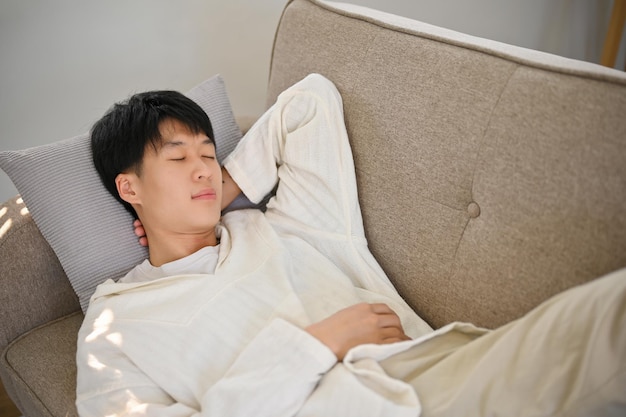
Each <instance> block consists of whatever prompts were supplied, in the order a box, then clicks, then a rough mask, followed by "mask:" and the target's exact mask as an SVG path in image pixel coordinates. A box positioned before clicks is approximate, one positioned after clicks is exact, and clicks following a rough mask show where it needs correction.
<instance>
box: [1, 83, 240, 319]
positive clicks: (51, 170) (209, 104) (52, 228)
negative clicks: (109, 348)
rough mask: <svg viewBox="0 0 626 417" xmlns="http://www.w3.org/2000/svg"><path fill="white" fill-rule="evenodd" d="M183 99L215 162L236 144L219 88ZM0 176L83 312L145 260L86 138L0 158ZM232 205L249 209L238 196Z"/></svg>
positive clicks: (201, 88)
mask: <svg viewBox="0 0 626 417" xmlns="http://www.w3.org/2000/svg"><path fill="white" fill-rule="evenodd" d="M187 96H188V97H189V98H191V99H193V100H194V101H196V102H197V103H198V104H199V105H200V106H201V107H202V108H203V109H204V111H205V112H206V113H207V114H208V115H209V118H210V119H211V123H212V125H213V131H214V135H215V141H216V146H217V157H218V160H219V161H220V162H221V161H222V160H223V159H224V158H225V157H226V156H227V155H228V154H229V153H230V152H231V151H232V150H233V149H234V148H235V146H236V145H237V143H238V142H239V140H240V139H241V131H240V130H239V127H238V126H237V123H236V121H235V118H234V116H233V112H232V110H231V106H230V101H229V99H228V95H227V93H226V88H225V85H224V81H223V80H222V78H221V76H219V75H215V76H213V77H211V78H209V79H208V80H206V81H204V82H203V83H201V84H199V85H198V86H196V87H194V88H193V89H191V91H189V92H188V93H187ZM0 168H2V170H4V172H6V173H7V175H8V176H9V177H10V178H11V180H12V181H13V183H14V184H15V187H16V188H17V190H18V192H19V193H20V194H21V196H22V198H23V199H24V201H25V203H26V205H27V207H28V209H29V210H30V213H31V215H32V217H33V219H34V221H35V223H36V224H37V227H38V228H39V230H40V231H41V233H42V235H43V236H44V238H45V239H46V240H47V241H48V243H49V244H50V246H51V247H52V249H53V250H54V252H55V253H56V255H57V257H58V258H59V261H60V262H61V265H62V266H63V269H64V270H65V273H66V274H67V276H68V278H69V281H70V283H71V285H72V287H73V288H74V291H76V294H77V295H78V299H79V301H80V305H81V307H82V309H83V311H84V310H86V308H87V306H88V305H89V298H90V297H91V295H92V293H93V292H94V290H95V287H96V286H97V285H98V284H100V283H101V282H103V281H105V280H106V279H108V278H112V279H118V278H120V277H122V276H123V275H125V274H126V273H127V272H128V270H130V269H131V268H132V267H134V266H135V265H137V264H139V263H140V262H142V261H143V260H144V259H146V257H147V251H146V249H145V248H143V247H141V246H140V245H139V244H138V243H137V238H136V237H135V235H134V233H133V228H132V221H133V219H132V216H131V215H130V214H129V213H128V212H127V211H126V210H125V209H124V208H123V207H122V205H121V204H120V203H118V202H117V201H116V200H115V199H114V198H113V196H111V195H110V194H109V193H108V192H107V191H106V189H105V188H104V186H103V185H102V183H101V181H100V178H99V177H98V174H97V172H96V170H95V168H94V166H93V163H92V158H91V147H90V141H89V135H88V134H84V135H80V136H77V137H74V138H72V139H67V140H63V141H59V142H55V143H52V144H49V145H43V146H38V147H34V148H29V149H25V150H21V151H3V152H0ZM234 205H236V206H237V208H244V207H247V206H252V205H251V204H250V202H249V201H248V200H247V199H245V198H244V197H243V196H241V197H240V198H238V199H237V200H235V202H234ZM42 279H45V277H42Z"/></svg>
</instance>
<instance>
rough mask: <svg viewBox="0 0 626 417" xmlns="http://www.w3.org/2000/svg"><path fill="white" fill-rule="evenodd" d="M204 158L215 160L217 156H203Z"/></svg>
mask: <svg viewBox="0 0 626 417" xmlns="http://www.w3.org/2000/svg"><path fill="white" fill-rule="evenodd" d="M202 157H203V158H207V159H215V156H213V155H202Z"/></svg>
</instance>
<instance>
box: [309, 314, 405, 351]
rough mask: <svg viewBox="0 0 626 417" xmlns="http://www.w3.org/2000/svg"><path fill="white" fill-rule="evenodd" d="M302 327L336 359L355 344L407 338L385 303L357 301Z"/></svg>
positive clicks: (400, 324)
mask: <svg viewBox="0 0 626 417" xmlns="http://www.w3.org/2000/svg"><path fill="white" fill-rule="evenodd" d="M305 330H306V331H307V332H308V333H309V334H311V335H312V336H314V337H316V338H317V339H318V340H319V341H321V342H322V343H324V344H325V345H326V346H328V347H329V348H330V350H332V351H333V353H334V354H335V356H337V360H339V361H342V360H343V358H344V356H345V355H346V353H347V352H348V351H349V350H350V349H351V348H353V347H355V346H358V345H363V344H366V343H375V344H388V343H394V342H400V341H403V340H409V339H410V338H409V337H408V336H407V335H406V334H405V333H404V329H403V328H402V323H401V322H400V318H399V317H398V315H397V314H396V313H395V312H394V311H393V310H392V309H391V308H389V306H387V305H386V304H366V303H361V304H356V305H353V306H350V307H348V308H345V309H343V310H340V311H338V312H337V313H335V314H333V315H332V316H330V317H328V318H326V319H324V320H322V321H320V322H318V323H315V324H312V325H310V326H309V327H307V328H306V329H305Z"/></svg>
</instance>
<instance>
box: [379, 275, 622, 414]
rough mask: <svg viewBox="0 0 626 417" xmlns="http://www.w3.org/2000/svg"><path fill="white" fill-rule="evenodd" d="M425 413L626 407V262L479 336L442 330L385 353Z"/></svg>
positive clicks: (562, 411) (617, 409)
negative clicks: (399, 350) (398, 350)
mask: <svg viewBox="0 0 626 417" xmlns="http://www.w3.org/2000/svg"><path fill="white" fill-rule="evenodd" d="M382 366H383V368H384V369H385V371H386V372H387V373H389V374H390V375H391V376H394V377H396V378H398V379H402V380H404V381H406V382H408V383H410V384H411V385H412V386H413V387H414V388H415V390H416V392H417V394H418V396H419V399H420V402H421V405H422V416H425V417H431V416H456V417H458V416H581V417H582V416H585V417H588V416H626V269H623V270H620V271H618V272H615V273H613V274H610V275H608V276H605V277H603V278H601V279H597V280H595V281H592V282H590V283H587V284H585V285H582V286H579V287H575V288H572V289H570V290H568V291H565V292H563V293H561V294H558V295H557V296H555V297H553V298H551V299H549V300H547V301H546V302H544V303H543V304H541V305H540V306H539V307H537V308H536V309H534V310H533V311H531V312H530V313H528V314H527V315H526V316H524V317H523V318H521V319H519V320H517V321H514V322H512V323H509V324H508V325H505V326H503V327H501V328H499V329H497V330H494V331H493V332H490V333H487V334H485V335H483V336H476V337H472V336H471V335H467V334H464V333H460V332H454V331H453V332H449V333H446V334H443V335H441V336H438V337H436V338H434V339H431V340H428V341H426V342H425V343H423V344H420V345H418V346H415V347H414V348H412V349H410V350H408V351H406V352H402V353H400V354H397V355H395V356H393V357H391V358H389V359H387V360H385V361H383V362H382Z"/></svg>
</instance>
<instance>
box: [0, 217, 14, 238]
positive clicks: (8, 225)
mask: <svg viewBox="0 0 626 417" xmlns="http://www.w3.org/2000/svg"><path fill="white" fill-rule="evenodd" d="M12 224H13V220H11V219H8V220H7V221H5V222H4V223H3V224H2V226H0V238H2V236H4V235H5V234H6V233H7V232H8V231H9V229H10V228H11V225H12Z"/></svg>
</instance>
